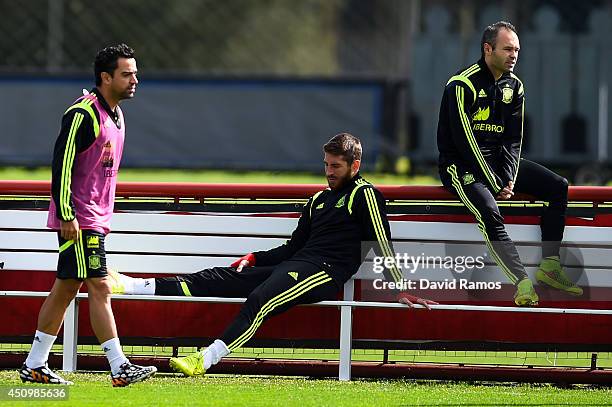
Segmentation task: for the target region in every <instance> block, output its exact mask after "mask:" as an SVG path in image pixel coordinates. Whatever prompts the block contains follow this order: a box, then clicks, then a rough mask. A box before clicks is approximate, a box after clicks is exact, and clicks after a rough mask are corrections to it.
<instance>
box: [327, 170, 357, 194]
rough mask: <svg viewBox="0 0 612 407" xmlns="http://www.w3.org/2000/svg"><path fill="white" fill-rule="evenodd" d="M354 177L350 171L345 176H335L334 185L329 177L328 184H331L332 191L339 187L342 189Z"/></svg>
mask: <svg viewBox="0 0 612 407" xmlns="http://www.w3.org/2000/svg"><path fill="white" fill-rule="evenodd" d="M352 178H353V177H352V176H351V173H350V172H349V173H348V174H347V175H345V176H344V177H336V178H334V182H335V185H334V186H332V184H331V182H330V180H329V178H327V185H328V186H329V188H330V189H331V190H332V191H337V190H339V189H342V187H343V186H345V185H346V184H347V183H349V182H350V180H351V179H352Z"/></svg>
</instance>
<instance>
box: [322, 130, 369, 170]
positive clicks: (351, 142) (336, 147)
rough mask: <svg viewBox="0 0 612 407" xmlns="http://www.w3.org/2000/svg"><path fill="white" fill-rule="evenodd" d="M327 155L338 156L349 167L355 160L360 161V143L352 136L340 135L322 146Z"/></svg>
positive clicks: (347, 134)
mask: <svg viewBox="0 0 612 407" xmlns="http://www.w3.org/2000/svg"><path fill="white" fill-rule="evenodd" d="M323 151H325V152H326V153H328V154H333V155H339V156H342V158H343V159H344V160H345V161H346V162H347V163H348V164H349V165H351V164H352V163H353V161H355V160H361V151H362V150H361V141H359V139H358V138H357V137H355V136H353V135H352V134H349V133H340V134H336V135H335V136H334V137H332V138H331V139H330V140H329V141H328V142H327V143H325V145H324V146H323Z"/></svg>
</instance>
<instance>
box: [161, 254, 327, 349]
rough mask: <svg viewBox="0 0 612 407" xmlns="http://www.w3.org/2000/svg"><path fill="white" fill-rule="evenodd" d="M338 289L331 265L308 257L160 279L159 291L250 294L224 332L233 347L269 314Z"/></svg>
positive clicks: (280, 311) (201, 293)
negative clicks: (315, 262)
mask: <svg viewBox="0 0 612 407" xmlns="http://www.w3.org/2000/svg"><path fill="white" fill-rule="evenodd" d="M338 291H339V287H338V283H336V282H335V281H334V280H333V279H332V278H331V277H330V274H329V270H322V269H321V267H319V266H317V265H315V264H312V263H308V262H302V261H285V262H282V263H280V264H278V265H276V266H261V267H260V266H255V267H245V268H244V269H243V270H242V272H240V273H238V272H236V269H235V268H234V267H213V268H210V269H205V270H202V271H199V272H197V273H193V274H185V275H179V276H174V277H165V278H156V279H155V295H187V296H196V297H230V298H244V297H246V298H247V300H246V302H245V303H244V304H243V306H242V308H241V309H240V312H239V314H238V316H237V317H236V318H235V319H234V321H232V323H231V324H230V325H229V326H228V327H227V328H226V330H225V332H224V333H223V335H221V337H220V339H221V340H222V341H223V342H225V344H226V345H227V347H228V348H229V350H230V351H234V350H236V349H238V348H240V347H241V346H243V345H244V344H245V343H246V342H247V341H248V340H249V339H251V338H252V337H253V335H254V334H255V331H257V329H258V328H259V326H260V325H261V324H262V323H263V321H265V320H266V319H268V318H269V317H271V316H273V315H277V314H280V313H282V312H284V311H287V310H288V309H289V308H291V307H294V306H295V305H298V304H311V303H314V302H319V301H323V300H334V299H336V295H337V293H338Z"/></svg>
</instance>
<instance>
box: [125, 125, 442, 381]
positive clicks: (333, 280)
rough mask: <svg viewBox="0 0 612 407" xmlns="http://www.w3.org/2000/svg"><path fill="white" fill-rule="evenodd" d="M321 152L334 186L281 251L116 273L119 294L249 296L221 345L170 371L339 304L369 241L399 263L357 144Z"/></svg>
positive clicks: (332, 144) (193, 366)
mask: <svg viewBox="0 0 612 407" xmlns="http://www.w3.org/2000/svg"><path fill="white" fill-rule="evenodd" d="M323 150H324V154H325V156H324V163H325V175H326V177H327V182H328V185H329V188H328V189H325V190H323V191H320V192H318V193H316V194H315V195H314V196H313V197H312V198H310V200H309V201H308V203H307V204H306V205H305V206H304V209H303V210H302V215H301V217H300V219H299V221H298V225H297V228H296V229H295V230H294V232H293V234H292V235H291V239H290V240H288V241H287V243H285V244H284V245H281V246H279V247H276V248H273V249H270V250H266V251H259V252H255V253H249V254H247V255H246V256H243V257H242V258H240V259H238V260H236V261H235V262H234V263H232V265H231V266H230V267H214V268H211V269H206V270H202V271H200V272H197V273H194V274H189V275H180V276H175V277H167V278H150V279H140V278H131V277H127V276H124V275H120V274H116V273H115V274H113V275H114V278H115V282H116V284H115V289H114V292H115V293H124V294H155V295H186V296H192V295H193V296H200V297H235V298H241V297H246V298H247V300H246V302H245V303H244V305H243V306H242V308H241V310H240V313H239V314H238V316H237V317H236V318H235V319H234V321H233V322H232V323H231V324H230V325H229V326H228V327H227V329H226V330H225V332H224V333H223V335H221V337H220V339H217V340H215V341H214V342H213V344H212V345H210V346H209V347H208V348H207V349H206V350H204V351H200V352H197V353H194V354H192V355H189V356H187V357H182V358H171V359H170V366H171V367H172V368H173V369H175V370H177V371H180V372H183V373H184V374H186V375H188V376H194V375H200V374H204V373H205V372H206V370H207V369H208V368H210V366H212V365H214V364H216V363H218V362H219V360H220V359H221V358H222V357H224V356H227V355H228V354H229V353H230V352H233V351H235V350H236V349H238V348H240V347H242V346H243V345H244V344H245V343H247V342H248V341H249V339H251V338H252V337H253V335H254V334H255V331H256V330H257V329H258V328H259V327H260V326H261V324H262V323H263V322H264V321H265V320H266V319H268V318H269V317H271V316H273V315H277V314H280V313H282V312H284V311H287V310H288V309H290V308H292V307H294V306H296V305H299V304H309V303H315V302H319V301H322V300H332V299H335V298H336V295H337V293H338V291H339V290H340V289H341V288H342V287H343V285H344V283H346V282H347V281H348V280H349V279H350V278H351V277H352V276H353V275H354V274H355V273H356V272H357V270H358V268H359V266H360V265H361V263H362V262H363V256H362V253H363V252H362V244H364V243H365V242H374V250H375V252H376V253H377V254H381V255H382V256H384V257H394V254H393V248H392V245H391V238H390V235H391V234H390V229H389V222H388V220H387V216H386V213H385V200H384V198H383V196H382V194H381V193H380V192H379V191H378V190H377V189H376V188H374V186H372V184H370V183H368V182H367V181H365V180H364V179H363V178H361V176H360V175H359V166H360V164H361V153H362V149H361V143H360V141H359V139H357V138H356V137H354V136H352V135H350V134H348V133H341V134H338V135H336V136H334V137H333V138H332V139H331V140H330V141H329V142H328V143H327V144H325V145H324V146H323ZM387 273H388V274H389V277H390V278H392V279H393V280H394V281H401V280H402V275H401V272H400V271H399V270H398V269H397V268H396V267H391V269H389V270H387ZM398 300H399V301H400V302H402V303H404V304H408V305H410V306H412V305H413V303H418V304H422V305H424V306H425V307H427V308H429V306H428V305H429V304H435V303H434V302H433V301H429V300H425V299H422V298H418V297H415V296H412V295H409V294H408V293H405V292H404V293H400V295H399V298H398Z"/></svg>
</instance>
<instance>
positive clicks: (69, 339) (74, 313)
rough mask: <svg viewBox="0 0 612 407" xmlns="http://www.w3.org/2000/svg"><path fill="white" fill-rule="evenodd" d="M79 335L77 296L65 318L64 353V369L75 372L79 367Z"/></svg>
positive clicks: (69, 306)
mask: <svg viewBox="0 0 612 407" xmlns="http://www.w3.org/2000/svg"><path fill="white" fill-rule="evenodd" d="M78 337H79V302H78V299H77V298H75V299H73V300H72V302H71V303H70V305H68V308H67V309H66V317H65V318H64V353H63V358H62V370H63V371H65V372H74V371H75V370H76V368H77V339H78Z"/></svg>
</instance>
